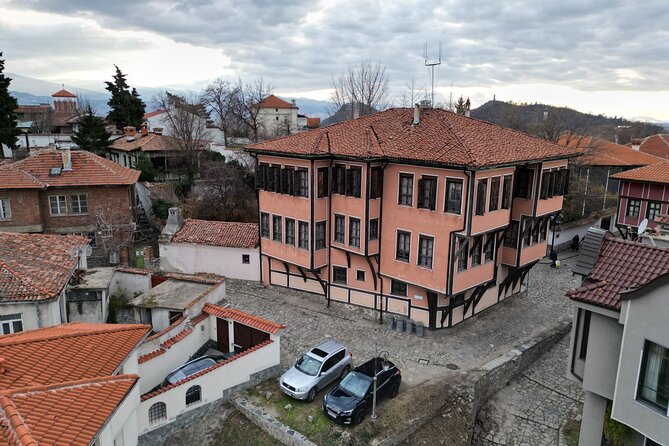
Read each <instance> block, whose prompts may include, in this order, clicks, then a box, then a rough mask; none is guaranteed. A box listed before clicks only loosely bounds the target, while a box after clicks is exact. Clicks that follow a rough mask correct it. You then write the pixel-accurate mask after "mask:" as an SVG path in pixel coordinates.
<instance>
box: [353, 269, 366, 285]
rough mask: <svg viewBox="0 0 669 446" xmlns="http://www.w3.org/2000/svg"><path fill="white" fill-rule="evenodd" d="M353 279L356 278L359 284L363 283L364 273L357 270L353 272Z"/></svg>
mask: <svg viewBox="0 0 669 446" xmlns="http://www.w3.org/2000/svg"><path fill="white" fill-rule="evenodd" d="M355 278H356V279H357V280H358V281H359V282H364V281H365V272H364V271H363V270H361V269H359V270H357V271H356V272H355Z"/></svg>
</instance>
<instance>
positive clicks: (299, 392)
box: [279, 341, 352, 402]
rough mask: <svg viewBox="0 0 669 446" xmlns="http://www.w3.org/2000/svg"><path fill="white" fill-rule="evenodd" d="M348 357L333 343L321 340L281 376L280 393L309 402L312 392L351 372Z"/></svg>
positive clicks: (350, 358)
mask: <svg viewBox="0 0 669 446" xmlns="http://www.w3.org/2000/svg"><path fill="white" fill-rule="evenodd" d="M351 363H352V355H351V353H350V352H349V351H348V349H347V348H346V347H345V346H344V345H342V344H340V343H339V342H336V341H325V342H323V343H321V344H318V345H317V346H316V347H314V348H312V349H311V350H309V351H308V352H306V353H305V354H304V355H302V357H301V358H300V359H298V360H297V362H296V363H295V365H294V366H292V367H291V368H290V369H288V371H287V372H286V373H284V374H283V375H281V378H280V379H279V385H280V386H281V390H282V391H283V392H284V393H285V394H286V395H289V396H292V397H293V398H295V399H298V400H307V401H310V402H311V401H313V400H314V398H316V392H318V391H319V390H322V389H323V388H324V387H326V386H327V385H328V384H330V383H331V382H332V381H334V380H335V379H338V378H343V377H344V376H346V375H347V374H348V372H350V371H351Z"/></svg>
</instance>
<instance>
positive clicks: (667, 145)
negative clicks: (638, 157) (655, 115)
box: [639, 133, 669, 159]
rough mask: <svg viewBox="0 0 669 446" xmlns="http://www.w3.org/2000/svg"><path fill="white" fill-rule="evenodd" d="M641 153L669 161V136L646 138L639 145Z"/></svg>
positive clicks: (665, 134)
mask: <svg viewBox="0 0 669 446" xmlns="http://www.w3.org/2000/svg"><path fill="white" fill-rule="evenodd" d="M639 151H640V152H644V153H648V154H651V155H655V156H657V157H660V158H664V159H669V134H667V133H661V134H657V135H651V136H648V137H646V138H644V139H643V140H642V141H641V144H639Z"/></svg>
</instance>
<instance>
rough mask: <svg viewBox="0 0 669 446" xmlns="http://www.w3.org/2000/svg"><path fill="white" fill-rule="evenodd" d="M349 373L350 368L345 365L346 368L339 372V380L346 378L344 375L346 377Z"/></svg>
mask: <svg viewBox="0 0 669 446" xmlns="http://www.w3.org/2000/svg"><path fill="white" fill-rule="evenodd" d="M350 371H351V366H350V365H347V366H346V367H344V370H342V371H341V375H339V379H344V378H346V375H348V373H349V372H350Z"/></svg>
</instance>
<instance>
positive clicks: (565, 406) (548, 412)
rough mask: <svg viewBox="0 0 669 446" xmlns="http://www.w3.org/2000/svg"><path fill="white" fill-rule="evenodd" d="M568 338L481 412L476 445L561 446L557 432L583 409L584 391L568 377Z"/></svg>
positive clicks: (475, 439) (475, 435)
mask: <svg viewBox="0 0 669 446" xmlns="http://www.w3.org/2000/svg"><path fill="white" fill-rule="evenodd" d="M568 355H569V336H565V337H564V338H563V339H562V340H561V341H560V343H558V344H557V345H555V346H554V347H553V348H552V349H551V350H550V351H549V352H547V353H546V354H544V356H543V357H542V358H541V359H539V360H538V361H537V362H535V363H534V364H533V365H532V366H531V367H530V368H528V369H527V370H525V372H523V373H522V374H521V375H520V376H519V377H518V378H516V379H514V380H513V381H511V382H510V383H509V385H508V386H507V387H506V388H505V389H503V390H502V391H500V392H499V393H498V394H497V395H496V396H495V397H494V398H492V399H491V400H489V401H488V402H487V403H486V405H485V406H484V407H483V408H482V409H481V410H480V411H479V414H478V417H477V423H476V428H475V430H474V439H473V442H472V444H473V445H474V446H492V445H509V446H511V445H514V446H530V445H531V446H548V445H558V429H559V428H560V427H561V426H562V425H563V424H564V423H565V422H566V421H567V420H569V419H576V418H577V417H578V416H579V415H580V414H581V413H582V410H583V391H582V390H581V388H580V386H579V385H578V384H576V383H574V382H571V381H568V380H567V379H566V378H565V377H564V376H565V370H566V367H567V366H566V364H567V358H568Z"/></svg>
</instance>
